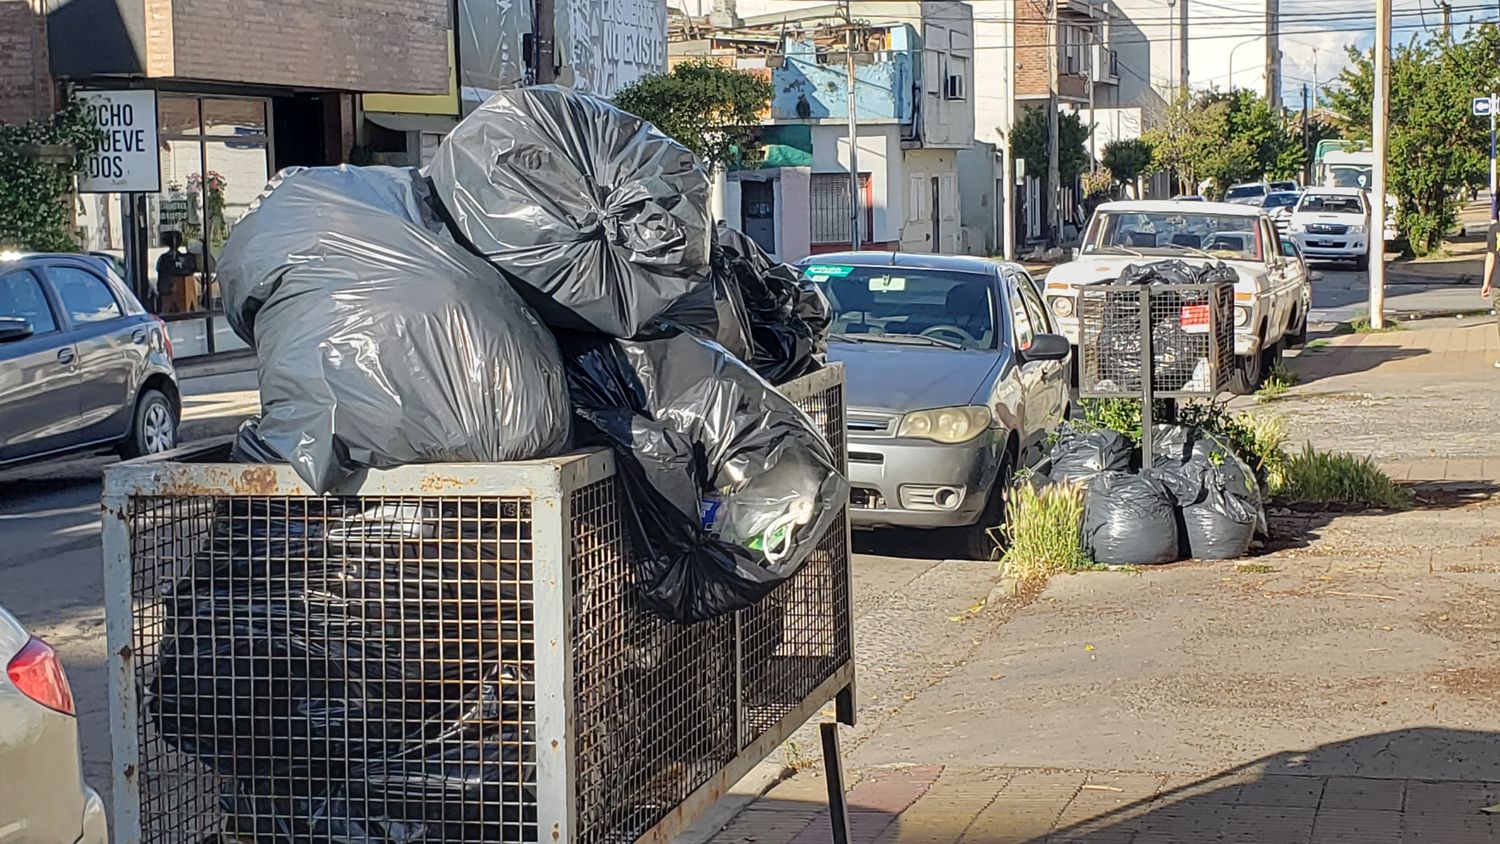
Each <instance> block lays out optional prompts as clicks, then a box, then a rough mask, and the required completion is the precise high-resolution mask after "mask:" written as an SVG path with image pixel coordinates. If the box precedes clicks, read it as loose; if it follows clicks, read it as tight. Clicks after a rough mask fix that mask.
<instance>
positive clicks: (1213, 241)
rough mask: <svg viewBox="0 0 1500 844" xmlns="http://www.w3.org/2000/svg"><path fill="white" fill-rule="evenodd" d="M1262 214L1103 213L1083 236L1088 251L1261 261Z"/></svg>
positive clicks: (1085, 250)
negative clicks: (1194, 254) (1259, 216)
mask: <svg viewBox="0 0 1500 844" xmlns="http://www.w3.org/2000/svg"><path fill="white" fill-rule="evenodd" d="M1257 222H1258V218H1257V217H1253V216H1244V215H1232V214H1214V213H1210V212H1200V211H1146V212H1141V211H1102V210H1101V211H1099V212H1098V213H1096V214H1095V215H1094V222H1093V223H1092V224H1091V225H1090V226H1089V229H1088V232H1087V234H1085V235H1084V241H1083V252H1084V253H1085V254H1087V253H1091V252H1104V253H1112V254H1117V255H1130V254H1136V255H1182V254H1183V253H1188V254H1192V253H1198V254H1199V255H1200V256H1201V255H1203V254H1204V253H1207V254H1210V255H1212V256H1213V257H1216V258H1228V259H1230V260H1235V261H1260V260H1262V258H1261V248H1262V246H1261V242H1260V240H1261V239H1260V228H1259V226H1257V225H1256V223H1257Z"/></svg>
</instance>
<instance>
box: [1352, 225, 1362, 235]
mask: <svg viewBox="0 0 1500 844" xmlns="http://www.w3.org/2000/svg"><path fill="white" fill-rule="evenodd" d="M1349 233H1350V234H1364V233H1365V227H1364V226H1362V225H1359V226H1350V227H1349Z"/></svg>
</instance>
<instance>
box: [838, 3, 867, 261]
mask: <svg viewBox="0 0 1500 844" xmlns="http://www.w3.org/2000/svg"><path fill="white" fill-rule="evenodd" d="M843 5H844V27H845V30H846V33H847V46H846V47H845V49H844V75H845V77H846V87H848V89H849V104H848V109H849V248H850V249H854V250H858V249H859V248H860V246H861V245H863V242H864V241H863V239H862V238H861V237H860V234H861V233H860V230H859V218H860V216H861V215H860V208H859V205H860V202H859V200H860V196H859V114H858V105H857V103H856V100H855V96H854V14H853V10H852V9H851V7H850V3H849V0H845V2H844V4H843Z"/></svg>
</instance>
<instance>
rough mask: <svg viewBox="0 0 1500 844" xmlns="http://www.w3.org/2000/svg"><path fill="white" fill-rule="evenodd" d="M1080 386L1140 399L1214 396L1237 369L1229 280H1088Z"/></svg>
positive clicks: (1083, 390)
mask: <svg viewBox="0 0 1500 844" xmlns="http://www.w3.org/2000/svg"><path fill="white" fill-rule="evenodd" d="M1078 331H1079V335H1078V356H1079V360H1078V391H1079V394H1080V395H1082V396H1083V397H1085V398H1122V397H1128V398H1140V397H1141V396H1142V395H1143V393H1144V389H1145V386H1146V385H1145V383H1144V380H1143V378H1142V373H1143V372H1150V373H1151V382H1152V383H1151V387H1152V390H1151V392H1152V394H1153V395H1154V396H1155V397H1156V398H1193V397H1211V396H1215V395H1218V394H1219V393H1221V392H1223V391H1224V390H1225V389H1226V388H1227V387H1228V385H1229V379H1230V378H1231V376H1232V375H1233V374H1234V286H1233V285H1232V284H1230V283H1228V282H1220V283H1206V284H1167V283H1159V282H1158V283H1153V284H1091V285H1086V286H1084V287H1081V288H1079V291H1078Z"/></svg>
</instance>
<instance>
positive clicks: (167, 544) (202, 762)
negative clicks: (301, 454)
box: [129, 496, 536, 842]
mask: <svg viewBox="0 0 1500 844" xmlns="http://www.w3.org/2000/svg"><path fill="white" fill-rule="evenodd" d="M185 504H186V505H187V507H188V508H190V510H188V511H185V508H184V505H185ZM163 516H165V518H163ZM129 520H130V530H131V535H132V537H133V538H134V541H133V549H132V552H133V555H134V557H135V560H136V565H135V569H136V573H137V574H136V580H135V588H134V589H133V594H132V596H131V598H132V603H133V604H134V606H135V607H136V618H137V622H136V631H137V632H136V652H137V653H138V654H139V655H140V658H139V659H137V660H136V661H135V679H136V692H137V707H136V708H137V712H138V719H137V741H138V746H139V748H140V751H139V752H140V756H141V765H140V770H139V774H138V788H139V795H140V805H141V840H142V841H151V842H156V841H160V842H169V841H170V842H175V841H184V842H189V841H191V842H199V841H203V840H228V841H237V840H246V841H249V840H275V841H298V842H301V841H307V842H323V841H327V842H347V841H351V840H370V841H387V840H389V841H395V840H424V841H465V842H468V841H473V842H491V841H494V842H499V841H517V840H535V838H536V829H535V819H536V793H535V788H534V784H533V780H534V775H533V770H532V769H533V764H534V762H533V760H534V758H535V748H534V746H533V741H534V739H533V724H534V713H533V703H532V702H533V699H534V690H533V689H532V687H531V674H532V668H533V654H532V646H531V642H532V635H531V630H530V627H531V621H532V614H533V608H532V606H531V576H532V574H531V565H532V554H531V547H530V546H531V536H530V502H529V501H526V500H522V499H497V498H482V499H481V498H462V497H453V498H389V497H361V498H312V497H307V498H303V497H271V496H221V497H203V498H190V499H178V498H171V497H151V496H141V497H135V498H133V499H132V500H131V503H130V517H129ZM212 836H217V837H216V838H215V837H212Z"/></svg>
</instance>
